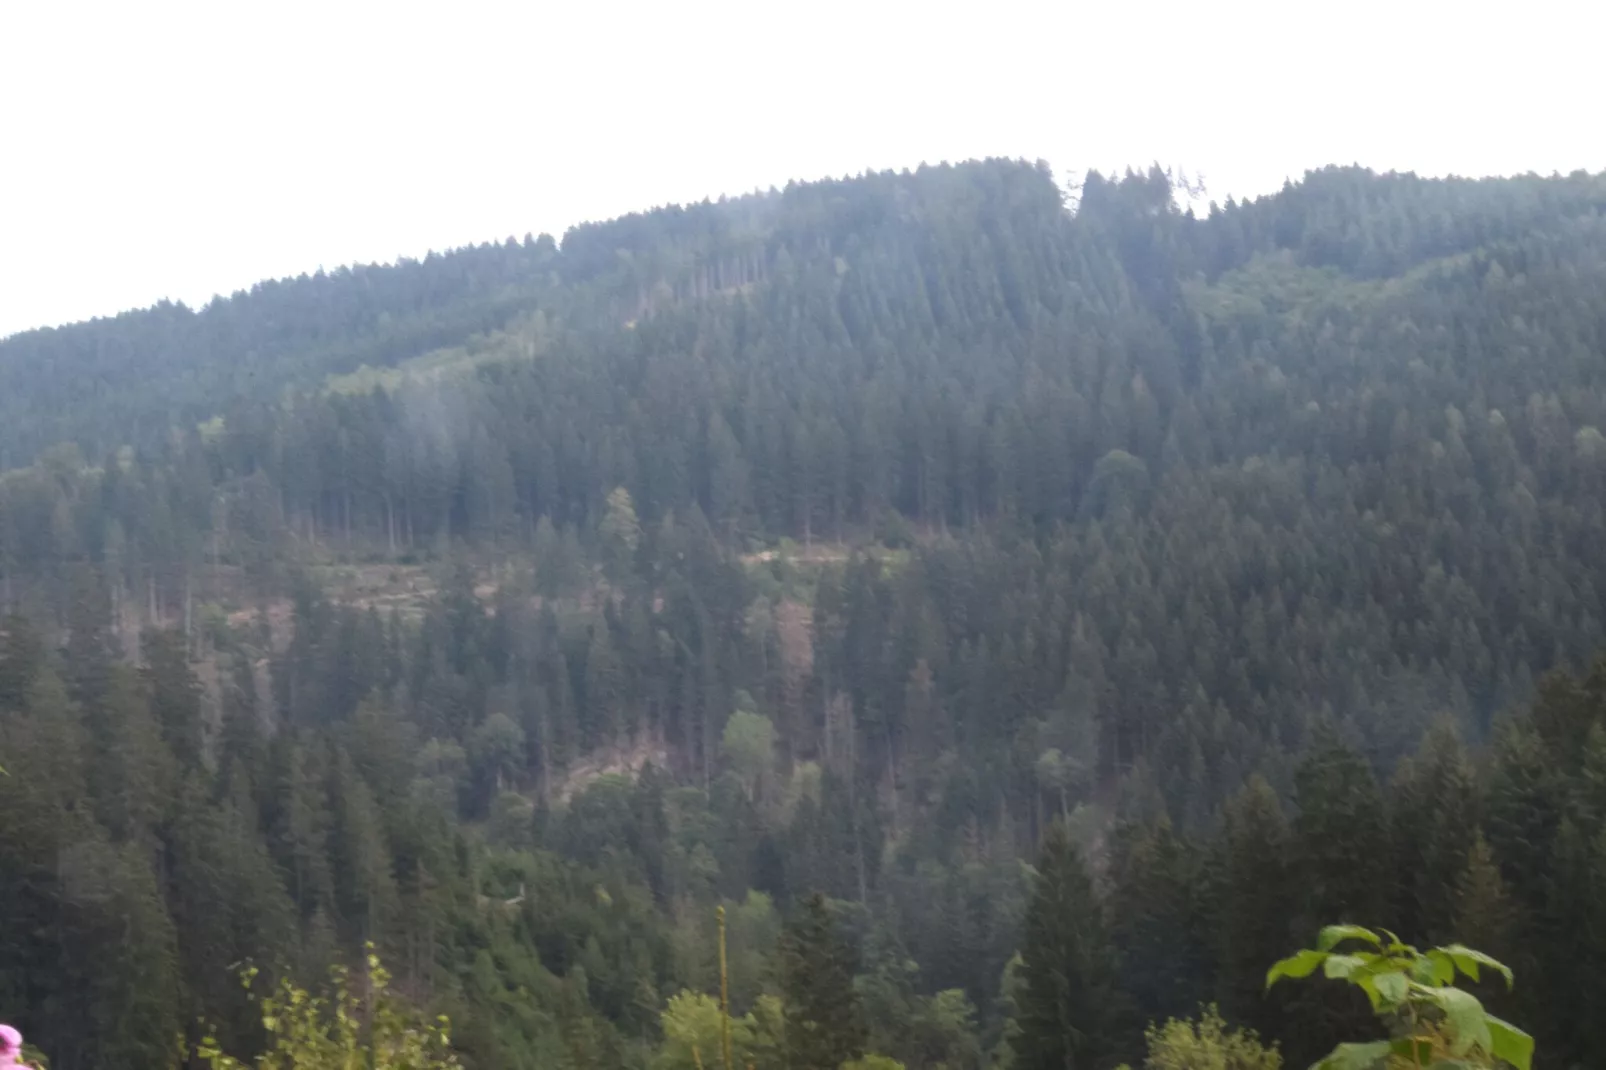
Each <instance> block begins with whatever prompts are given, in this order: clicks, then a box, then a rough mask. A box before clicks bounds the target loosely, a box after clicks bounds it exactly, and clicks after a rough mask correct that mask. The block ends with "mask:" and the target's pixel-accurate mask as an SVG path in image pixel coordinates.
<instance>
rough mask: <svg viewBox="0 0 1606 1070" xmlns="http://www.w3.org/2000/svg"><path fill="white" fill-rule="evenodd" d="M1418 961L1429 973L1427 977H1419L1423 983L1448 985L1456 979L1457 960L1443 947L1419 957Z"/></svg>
mask: <svg viewBox="0 0 1606 1070" xmlns="http://www.w3.org/2000/svg"><path fill="white" fill-rule="evenodd" d="M1417 963H1418V965H1420V966H1422V967H1423V968H1424V972H1425V973H1426V974H1427V976H1425V977H1423V976H1418V977H1417V980H1419V981H1421V982H1422V983H1423V984H1430V985H1447V984H1449V983H1450V982H1451V981H1454V980H1455V960H1454V959H1452V958H1451V957H1450V956H1449V954H1448V953H1447V952H1445V951H1444V950H1443V949H1442V948H1437V947H1436V948H1434V949H1433V950H1432V951H1429V952H1428V953H1427V954H1426V955H1423V956H1422V957H1421V958H1420V959H1418V960H1417ZM1412 972H1415V971H1412Z"/></svg>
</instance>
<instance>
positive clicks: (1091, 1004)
mask: <svg viewBox="0 0 1606 1070" xmlns="http://www.w3.org/2000/svg"><path fill="white" fill-rule="evenodd" d="M1020 953H1021V966H1020V971H1019V984H1018V987H1017V989H1016V995H1015V999H1016V1002H1017V1005H1018V1013H1017V1016H1016V1019H1015V1024H1016V1030H1017V1031H1016V1033H1015V1035H1014V1036H1013V1038H1012V1039H1011V1040H1010V1047H1011V1049H1012V1050H1013V1052H1014V1061H1013V1066H1014V1067H1015V1068H1016V1070H1096V1068H1099V1067H1105V1066H1108V1065H1110V1064H1111V1063H1113V1062H1114V1061H1115V1059H1116V1057H1117V1056H1119V1055H1121V1054H1123V1053H1125V1052H1126V1051H1127V1049H1128V1047H1130V1044H1131V1039H1132V1038H1131V1036H1130V1032H1131V1029H1132V1027H1133V1024H1134V1022H1133V1015H1132V1014H1131V1011H1130V1008H1129V1003H1128V999H1127V996H1126V993H1125V992H1123V991H1122V989H1121V984H1120V978H1119V975H1118V973H1117V970H1116V959H1115V950H1114V948H1113V946H1112V945H1111V942H1110V937H1109V932H1108V930H1107V928H1106V925H1105V921H1104V912H1103V907H1102V905H1101V904H1100V903H1099V901H1098V898H1097V897H1096V896H1095V895H1094V894H1093V882H1092V881H1091V880H1090V879H1089V877H1088V875H1087V870H1086V868H1085V867H1084V866H1083V864H1082V859H1081V856H1080V855H1079V854H1078V853H1077V851H1076V849H1075V848H1074V847H1073V846H1072V845H1071V840H1070V835H1069V833H1068V832H1067V831H1066V829H1065V826H1064V823H1063V822H1060V821H1055V822H1054V823H1053V824H1051V825H1050V826H1049V829H1048V833H1047V834H1046V835H1045V836H1044V837H1043V848H1042V851H1041V853H1040V854H1039V856H1038V861H1037V872H1036V875H1035V876H1034V877H1033V879H1032V896H1031V900H1030V903H1029V905H1028V907H1027V911H1026V925H1025V929H1024V932H1023V934H1022V940H1021V952H1020Z"/></svg>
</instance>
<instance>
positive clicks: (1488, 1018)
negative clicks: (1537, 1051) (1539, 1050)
mask: <svg viewBox="0 0 1606 1070" xmlns="http://www.w3.org/2000/svg"><path fill="white" fill-rule="evenodd" d="M1483 1020H1484V1023H1485V1024H1486V1025H1487V1026H1488V1027H1489V1037H1490V1041H1491V1043H1490V1045H1489V1053H1490V1054H1491V1055H1493V1056H1494V1057H1495V1058H1496V1059H1500V1060H1503V1061H1505V1062H1508V1063H1510V1064H1511V1065H1512V1066H1514V1067H1516V1068H1517V1070H1532V1068H1533V1058H1534V1038H1533V1037H1531V1036H1529V1035H1528V1034H1527V1033H1524V1032H1523V1031H1522V1030H1520V1029H1518V1028H1517V1027H1516V1026H1514V1025H1512V1024H1511V1023H1510V1022H1508V1021H1505V1020H1504V1019H1501V1018H1496V1017H1495V1016H1494V1015H1492V1014H1486V1015H1484V1017H1483Z"/></svg>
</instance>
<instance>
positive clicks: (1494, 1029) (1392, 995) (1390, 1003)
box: [1266, 925, 1534, 1070]
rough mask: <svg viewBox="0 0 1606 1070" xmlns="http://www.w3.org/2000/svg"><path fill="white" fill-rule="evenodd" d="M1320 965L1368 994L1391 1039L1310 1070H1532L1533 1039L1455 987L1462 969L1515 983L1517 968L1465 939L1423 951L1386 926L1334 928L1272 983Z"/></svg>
mask: <svg viewBox="0 0 1606 1070" xmlns="http://www.w3.org/2000/svg"><path fill="white" fill-rule="evenodd" d="M1345 947H1349V948H1352V950H1348V951H1346V950H1342V949H1343V948H1345ZM1318 968H1320V969H1321V971H1322V972H1323V974H1324V975H1325V976H1327V977H1329V978H1332V979H1334V980H1339V981H1347V982H1349V983H1350V984H1352V985H1355V986H1356V987H1358V988H1360V989H1361V991H1363V992H1365V993H1366V998H1367V999H1368V1000H1370V1001H1371V1004H1372V1011H1373V1013H1375V1014H1376V1015H1377V1016H1378V1017H1379V1018H1380V1019H1382V1020H1383V1022H1384V1023H1385V1024H1386V1025H1387V1026H1388V1028H1389V1033H1390V1039H1388V1040H1378V1041H1372V1042H1369V1043H1363V1044H1340V1045H1339V1046H1338V1047H1336V1048H1334V1049H1333V1050H1332V1051H1331V1052H1330V1053H1329V1054H1328V1055H1327V1056H1326V1057H1324V1058H1323V1059H1321V1060H1319V1061H1318V1062H1317V1063H1315V1065H1314V1066H1313V1067H1312V1068H1311V1070H1375V1068H1379V1067H1389V1068H1394V1067H1429V1068H1432V1070H1472V1068H1475V1067H1497V1066H1503V1065H1507V1064H1509V1065H1510V1066H1514V1067H1516V1068H1517V1070H1531V1066H1532V1062H1533V1050H1534V1042H1533V1038H1532V1037H1531V1036H1529V1035H1528V1034H1527V1033H1525V1032H1523V1031H1522V1030H1521V1029H1518V1028H1517V1027H1516V1026H1514V1025H1512V1024H1511V1023H1509V1022H1506V1021H1503V1020H1502V1019H1500V1018H1497V1017H1495V1016H1494V1015H1492V1014H1490V1013H1489V1012H1488V1011H1486V1010H1484V1009H1483V1004H1482V1003H1480V1002H1479V1001H1478V998H1477V997H1476V996H1474V995H1473V994H1472V993H1470V992H1467V991H1464V990H1463V989H1460V988H1456V987H1455V980H1456V976H1457V974H1464V975H1465V976H1467V977H1469V978H1471V979H1472V980H1473V981H1477V980H1478V979H1479V974H1480V972H1481V971H1482V970H1484V969H1488V970H1493V971H1494V972H1496V973H1498V974H1499V975H1500V976H1501V977H1503V978H1505V982H1506V987H1507V988H1510V987H1511V984H1512V981H1513V978H1512V974H1511V970H1510V969H1509V968H1507V967H1506V966H1505V965H1504V964H1502V963H1500V962H1497V961H1496V960H1495V959H1493V958H1490V957H1489V956H1488V955H1485V954H1484V953H1483V952H1481V951H1474V950H1473V949H1472V948H1470V947H1463V946H1461V945H1460V944H1450V945H1449V946H1447V947H1435V948H1432V949H1430V950H1428V951H1425V952H1424V951H1418V950H1417V949H1416V948H1414V947H1412V946H1410V945H1409V944H1405V943H1401V942H1400V940H1399V938H1398V937H1396V936H1395V935H1394V934H1393V933H1391V932H1389V931H1388V930H1386V929H1384V930H1381V932H1380V933H1378V932H1373V931H1372V930H1370V929H1366V928H1362V927H1361V926H1359V925H1329V926H1328V927H1327V928H1325V929H1323V930H1322V931H1321V934H1320V935H1319V936H1318V937H1317V940H1316V947H1315V948H1307V949H1306V950H1304V951H1300V952H1298V953H1296V954H1294V955H1292V956H1290V957H1288V958H1286V959H1283V960H1282V961H1281V962H1279V963H1277V964H1276V965H1275V966H1273V967H1272V968H1271V969H1270V970H1269V971H1267V973H1266V987H1267V988H1268V989H1269V988H1270V987H1271V986H1272V985H1274V984H1276V983H1277V982H1278V981H1280V980H1282V979H1283V978H1285V977H1290V978H1296V979H1297V978H1301V977H1309V976H1310V975H1311V974H1313V973H1315V972H1316V970H1317V969H1318Z"/></svg>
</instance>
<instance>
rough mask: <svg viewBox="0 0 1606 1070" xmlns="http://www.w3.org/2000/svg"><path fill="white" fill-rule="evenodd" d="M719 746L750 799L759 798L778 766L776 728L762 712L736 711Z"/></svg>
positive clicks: (726, 723)
mask: <svg viewBox="0 0 1606 1070" xmlns="http://www.w3.org/2000/svg"><path fill="white" fill-rule="evenodd" d="M719 746H720V752H721V753H722V754H724V756H725V759H726V760H727V761H729V762H730V763H731V768H732V769H733V770H734V771H735V772H736V775H737V776H739V777H741V779H742V784H743V786H744V787H745V788H746V789H747V794H748V796H749V797H750V798H751V797H754V796H756V794H757V793H758V789H759V784H760V783H761V782H762V781H763V780H764V778H765V777H766V776H767V775H768V774H769V773H770V771H771V770H772V769H773V768H774V765H775V725H774V724H773V723H772V722H771V721H770V719H769V718H768V717H765V716H764V715H763V714H761V713H750V712H748V711H747V710H737V711H736V712H735V713H733V714H731V715H730V719H729V720H727V721H726V722H725V731H724V732H723V733H722V735H721V737H720V743H719Z"/></svg>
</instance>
